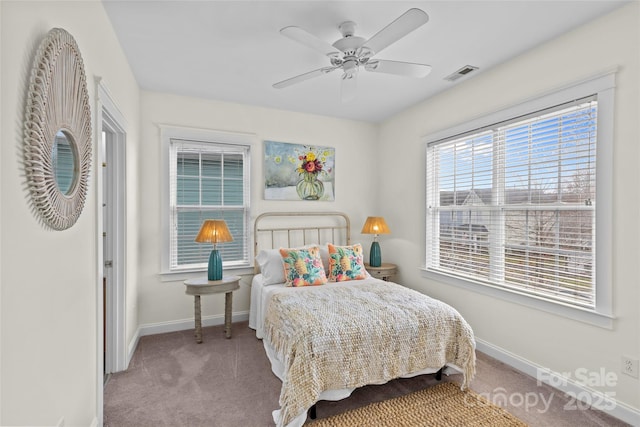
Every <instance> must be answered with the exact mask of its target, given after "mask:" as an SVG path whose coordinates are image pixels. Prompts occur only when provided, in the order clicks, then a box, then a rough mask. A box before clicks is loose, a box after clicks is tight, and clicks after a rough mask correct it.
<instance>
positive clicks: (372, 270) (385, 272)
mask: <svg viewBox="0 0 640 427" xmlns="http://www.w3.org/2000/svg"><path fill="white" fill-rule="evenodd" d="M364 268H366V269H367V271H368V272H369V274H371V276H373V277H375V278H376V279H382V280H385V281H387V282H393V281H394V280H395V276H396V274H397V273H398V266H397V265H395V264H391V263H388V262H383V263H382V265H381V266H380V267H371V266H370V265H369V264H365V265H364Z"/></svg>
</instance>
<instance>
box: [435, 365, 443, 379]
mask: <svg viewBox="0 0 640 427" xmlns="http://www.w3.org/2000/svg"><path fill="white" fill-rule="evenodd" d="M443 369H444V367H442V368H440V369H439V370H438V372H436V380H438V381H440V380H442V370H443Z"/></svg>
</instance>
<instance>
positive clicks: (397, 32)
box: [273, 8, 431, 102]
mask: <svg viewBox="0 0 640 427" xmlns="http://www.w3.org/2000/svg"><path fill="white" fill-rule="evenodd" d="M428 20H429V15H427V14H426V13H425V12H424V11H422V10H420V9H415V8H414V9H409V10H408V11H406V12H405V13H404V14H402V15H401V16H400V17H399V18H397V19H396V20H395V21H393V22H392V23H390V24H389V25H387V26H386V27H384V28H383V29H382V30H380V31H378V33H376V34H375V35H374V36H373V37H371V38H370V39H369V40H365V39H364V38H362V37H358V36H355V35H354V33H355V27H356V24H355V23H354V22H351V21H346V22H343V23H342V24H340V25H339V26H338V29H339V30H340V32H341V33H342V38H341V39H339V40H338V41H336V42H335V43H333V44H332V45H331V44H329V43H327V42H325V41H324V40H321V39H319V38H318V37H316V36H314V35H312V34H310V33H308V32H307V31H305V30H303V29H302V28H300V27H295V26H291V27H285V28H283V29H281V30H280V33H281V34H282V35H284V36H286V37H289V38H290V39H292V40H295V41H297V42H299V43H302V44H304V45H305V46H308V47H310V48H311V49H314V50H316V51H318V52H320V53H322V54H323V55H326V56H327V57H329V61H330V62H331V65H330V66H327V67H322V68H319V69H317V70H313V71H309V72H307V73H304V74H300V75H298V76H295V77H291V78H289V79H286V80H283V81H281V82H278V83H276V84H274V85H273V87H274V88H276V89H281V88H284V87H288V86H291V85H293V84H296V83H300V82H303V81H305V80H308V79H311V78H313V77H317V76H321V75H324V74H328V73H330V72H332V71H334V70H337V69H341V70H342V71H343V74H342V84H341V97H342V101H343V102H347V101H350V100H352V99H353V98H355V95H356V77H357V75H358V70H359V69H360V67H362V68H364V69H365V70H366V71H373V72H378V73H388V74H396V75H400V76H409V77H425V76H426V75H427V74H429V72H431V66H429V65H425V64H415V63H411V62H399V61H389V60H383V59H374V58H373V57H374V55H377V54H378V53H380V52H381V51H382V50H383V49H384V48H386V47H388V46H389V45H391V44H392V43H395V42H396V41H398V40H400V39H401V38H402V37H404V36H406V35H407V34H409V33H410V32H412V31H413V30H415V29H417V28H418V27H420V26H422V25H424V24H426V23H427V21H428Z"/></svg>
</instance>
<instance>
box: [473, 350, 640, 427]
mask: <svg viewBox="0 0 640 427" xmlns="http://www.w3.org/2000/svg"><path fill="white" fill-rule="evenodd" d="M476 348H477V349H478V351H481V352H482V353H485V354H487V355H489V356H491V357H493V358H494V359H496V360H499V361H500V362H503V363H506V364H507V365H509V366H511V367H512V368H514V369H517V370H518V371H521V372H523V373H525V374H527V375H529V376H530V377H533V378H535V379H536V380H538V381H541V382H543V383H545V384H547V385H549V386H551V387H553V388H555V389H557V390H560V391H562V392H563V393H566V394H567V395H569V396H571V397H573V398H575V399H576V400H579V401H581V402H582V403H584V404H585V405H587V404H589V405H590V404H591V403H593V402H597V403H598V404H599V405H598V409H600V410H601V411H603V412H606V413H607V414H609V415H611V416H612V417H615V418H617V419H619V420H622V421H624V422H626V423H629V424H631V425H634V426H635V425H640V410H638V409H636V408H633V407H631V406H629V405H627V404H625V403H621V402H618V401H616V400H615V399H612V398H611V397H609V396H607V395H605V394H604V393H602V392H599V391H596V390H593V389H591V388H589V387H586V386H585V385H584V384H581V383H578V382H576V381H575V379H573V378H567V377H566V376H562V375H561V374H560V373H558V372H552V371H550V370H549V369H548V368H545V367H544V366H540V365H538V364H536V363H533V362H531V361H529V360H526V359H524V358H522V357H520V356H518V355H516V354H513V353H511V352H509V351H507V350H505V349H503V348H500V347H498V346H495V345H493V344H490V343H488V342H486V341H483V340H481V339H477V338H476ZM541 372H542V373H544V375H540V373H541ZM594 406H595V405H594Z"/></svg>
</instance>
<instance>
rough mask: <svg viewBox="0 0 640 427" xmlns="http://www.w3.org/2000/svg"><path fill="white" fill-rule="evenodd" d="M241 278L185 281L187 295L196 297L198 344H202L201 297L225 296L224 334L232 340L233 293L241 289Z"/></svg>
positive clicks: (195, 312)
mask: <svg viewBox="0 0 640 427" xmlns="http://www.w3.org/2000/svg"><path fill="white" fill-rule="evenodd" d="M238 282H240V277H239V276H229V277H223V278H222V280H215V281H209V280H207V278H206V277H202V278H198V279H190V280H185V281H184V285H185V286H186V287H187V289H185V292H184V293H185V294H187V295H193V297H194V321H195V326H196V331H195V335H196V342H197V343H198V344H200V343H201V342H202V318H201V314H200V295H210V294H218V293H223V292H224V294H225V298H224V332H225V335H226V336H227V338H231V314H232V313H231V305H232V304H233V291H235V290H236V289H238V288H239V287H240V285H239V283H238Z"/></svg>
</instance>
